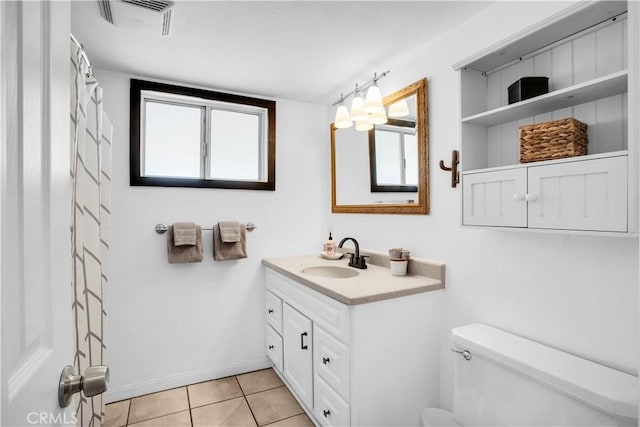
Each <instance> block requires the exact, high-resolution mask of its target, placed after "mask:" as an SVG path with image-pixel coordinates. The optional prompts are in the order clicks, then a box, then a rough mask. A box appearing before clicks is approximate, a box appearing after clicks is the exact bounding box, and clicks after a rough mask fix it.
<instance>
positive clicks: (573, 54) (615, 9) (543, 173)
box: [454, 1, 638, 235]
mask: <svg viewBox="0 0 640 427" xmlns="http://www.w3.org/2000/svg"><path fill="white" fill-rule="evenodd" d="M627 6H628V5H627V2H625V1H614V2H610V1H601V2H595V3H586V2H585V3H583V4H576V5H573V6H571V7H569V8H568V9H566V10H565V11H563V12H561V13H559V14H557V15H556V16H554V17H552V18H551V19H549V20H547V21H546V22H544V23H542V24H540V25H539V26H537V27H535V28H532V29H528V30H526V31H524V32H523V33H521V34H518V35H514V36H513V37H511V38H509V39H508V40H506V41H504V42H503V43H500V44H498V45H496V46H493V47H491V48H488V49H486V50H484V51H482V52H479V53H477V54H475V55H473V56H472V57H470V58H468V59H467V60H465V61H462V62H460V63H459V64H456V65H454V67H455V68H456V69H459V71H460V73H461V78H460V82H461V101H462V102H461V107H462V111H461V127H462V129H461V130H462V132H461V134H462V141H461V147H460V158H461V169H462V173H461V179H462V193H463V195H462V224H463V225H471V226H483V227H484V226H490V227H515V228H521V229H522V228H524V229H531V228H540V229H546V230H559V231H567V230H573V231H576V230H577V231H580V230H582V231H585V232H589V233H593V232H596V233H597V232H606V233H620V234H625V235H637V231H638V226H637V223H638V221H637V205H638V201H637V199H638V196H637V190H638V185H637V183H636V182H632V180H633V179H637V149H636V148H635V146H634V144H635V145H637V143H638V141H633V144H632V142H631V141H629V135H630V133H631V132H630V131H629V127H630V122H631V123H632V124H634V125H635V124H636V120H638V119H637V117H634V116H633V115H630V114H629V112H630V107H629V106H630V105H631V104H632V102H631V101H632V100H631V99H630V96H629V86H630V85H631V84H630V82H629V75H630V74H631V73H630V70H628V67H629V64H635V62H633V61H634V60H635V58H631V59H630V58H629V56H630V53H629V52H635V51H637V49H636V46H635V44H637V43H638V41H637V40H630V38H629V37H628V27H629V22H628V12H627ZM634 19H635V21H634V23H636V22H637V17H634ZM636 25H638V24H636ZM634 31H635V30H634ZM630 44H631V45H632V46H630ZM529 76H545V77H549V86H550V89H551V91H550V92H549V93H546V94H544V95H540V96H537V97H534V98H530V99H526V100H524V101H521V102H516V103H513V104H508V97H507V88H508V86H509V85H511V84H512V83H513V82H515V81H517V80H518V79H520V78H522V77H529ZM634 84H635V83H634ZM632 96H634V97H637V94H633V95H632ZM634 101H635V100H634ZM566 117H574V118H576V119H577V120H580V121H582V122H584V123H586V124H587V125H588V136H589V146H588V152H589V154H588V155H585V156H581V157H576V158H570V159H557V160H550V161H541V162H533V163H527V164H520V156H519V151H520V140H519V130H518V128H519V127H520V126H523V125H529V124H534V123H541V122H547V121H550V120H558V119H563V118H566ZM630 157H631V159H629V158H630ZM613 169H615V170H613ZM533 189H535V191H536V192H537V193H538V194H533V193H532V191H534V190H533ZM576 206H577V207H576ZM621 211H624V212H621ZM623 214H624V215H623ZM509 215H512V217H511V218H507V216H509ZM513 215H515V216H513ZM516 217H517V220H515V219H514V218H516ZM539 217H545V219H544V220H543V221H540V220H539ZM585 218H586V219H585Z"/></svg>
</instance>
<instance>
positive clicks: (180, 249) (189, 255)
mask: <svg viewBox="0 0 640 427" xmlns="http://www.w3.org/2000/svg"><path fill="white" fill-rule="evenodd" d="M167 259H168V261H169V264H185V263H189V262H202V228H201V227H200V226H199V225H196V244H195V245H193V246H188V245H183V246H176V245H175V242H174V236H173V226H171V225H170V226H169V227H167Z"/></svg>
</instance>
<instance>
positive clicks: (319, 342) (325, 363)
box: [313, 327, 349, 401]
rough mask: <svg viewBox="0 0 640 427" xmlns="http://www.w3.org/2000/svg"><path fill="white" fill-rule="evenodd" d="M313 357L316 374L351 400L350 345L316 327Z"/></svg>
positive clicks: (347, 399) (346, 398)
mask: <svg viewBox="0 0 640 427" xmlns="http://www.w3.org/2000/svg"><path fill="white" fill-rule="evenodd" d="M313 357H314V361H313V364H314V368H315V372H316V374H317V375H319V376H320V377H322V379H324V380H325V381H326V382H327V384H329V385H330V386H331V387H332V388H333V389H334V390H336V391H337V392H338V394H340V396H342V397H343V398H344V399H345V400H346V401H349V347H347V346H346V345H344V344H342V343H341V342H340V341H338V340H336V339H335V338H333V337H332V336H331V335H329V334H328V333H327V332H325V331H324V330H322V328H316V327H314V330H313Z"/></svg>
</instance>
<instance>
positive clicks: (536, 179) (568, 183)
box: [527, 156, 627, 231]
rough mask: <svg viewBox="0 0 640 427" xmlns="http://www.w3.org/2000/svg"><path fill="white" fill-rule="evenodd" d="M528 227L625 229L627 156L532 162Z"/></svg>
mask: <svg viewBox="0 0 640 427" xmlns="http://www.w3.org/2000/svg"><path fill="white" fill-rule="evenodd" d="M528 170H529V172H528V174H529V176H528V178H529V191H528V193H529V194H528V199H529V201H528V202H527V204H528V210H529V228H550V229H563V230H595V231H627V157H626V156H620V157H608V158H603V159H593V160H586V161H579V162H568V163H561V164H555V165H541V166H531V167H529V168H528Z"/></svg>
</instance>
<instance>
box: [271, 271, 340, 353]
mask: <svg viewBox="0 0 640 427" xmlns="http://www.w3.org/2000/svg"><path fill="white" fill-rule="evenodd" d="M265 271H266V273H265V276H266V284H267V291H268V292H271V293H273V294H274V295H275V296H277V297H280V298H281V299H282V300H284V301H285V302H286V303H287V304H290V305H291V306H292V307H294V308H295V309H296V310H298V311H300V312H302V313H304V314H305V316H307V317H309V318H310V319H311V320H312V321H313V323H314V324H317V325H319V326H321V327H322V329H324V330H325V331H328V332H329V333H330V334H331V335H333V336H334V337H336V338H338V339H339V340H340V341H342V342H344V343H347V344H348V343H349V332H350V325H349V306H347V305H345V304H342V303H341V302H339V301H336V300H334V299H333V298H330V297H328V296H326V295H323V294H321V293H320V292H318V291H315V290H313V289H311V288H309V287H308V286H306V285H304V284H301V283H298V282H296V281H295V280H293V279H290V278H289V277H286V276H284V275H283V274H280V273H279V272H277V271H275V270H272V269H271V268H266V269H265Z"/></svg>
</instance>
